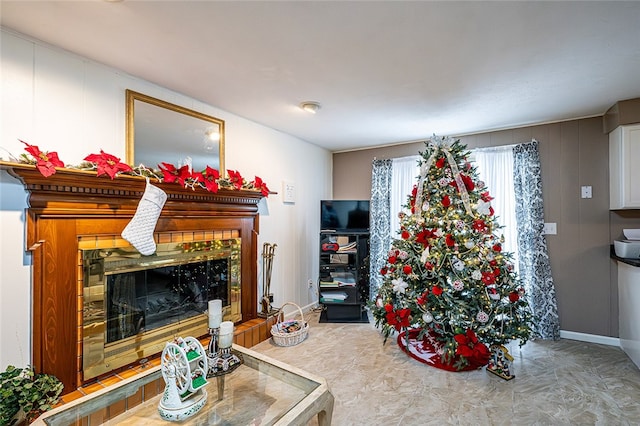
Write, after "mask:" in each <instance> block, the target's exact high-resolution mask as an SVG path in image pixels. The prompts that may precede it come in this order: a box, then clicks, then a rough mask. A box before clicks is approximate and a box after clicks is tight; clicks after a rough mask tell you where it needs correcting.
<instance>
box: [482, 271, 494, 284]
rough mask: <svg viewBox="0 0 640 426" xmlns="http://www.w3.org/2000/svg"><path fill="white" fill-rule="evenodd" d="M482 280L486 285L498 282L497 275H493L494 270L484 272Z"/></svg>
mask: <svg viewBox="0 0 640 426" xmlns="http://www.w3.org/2000/svg"><path fill="white" fill-rule="evenodd" d="M482 282H483V283H484V285H491V284H495V282H496V277H495V275H493V271H489V272H487V271H485V272H483V273H482Z"/></svg>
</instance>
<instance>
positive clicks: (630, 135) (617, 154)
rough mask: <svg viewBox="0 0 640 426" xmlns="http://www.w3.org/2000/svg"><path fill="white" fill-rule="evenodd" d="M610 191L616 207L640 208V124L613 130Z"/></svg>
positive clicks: (610, 138) (611, 203)
mask: <svg viewBox="0 0 640 426" xmlns="http://www.w3.org/2000/svg"><path fill="white" fill-rule="evenodd" d="M609 194H610V205H609V208H610V209H612V210H616V209H640V124H634V125H627V126H618V127H616V129H615V130H613V131H612V132H611V133H610V134H609Z"/></svg>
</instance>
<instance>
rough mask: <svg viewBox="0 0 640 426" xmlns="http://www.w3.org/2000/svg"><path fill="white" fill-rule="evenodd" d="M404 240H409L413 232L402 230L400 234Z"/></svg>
mask: <svg viewBox="0 0 640 426" xmlns="http://www.w3.org/2000/svg"><path fill="white" fill-rule="evenodd" d="M400 235H401V237H402V239H403V240H408V239H409V237H410V236H411V234H409V231H406V230H404V229H403V230H402V234H400Z"/></svg>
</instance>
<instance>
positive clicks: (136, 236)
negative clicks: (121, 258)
mask: <svg viewBox="0 0 640 426" xmlns="http://www.w3.org/2000/svg"><path fill="white" fill-rule="evenodd" d="M165 201H167V194H166V193H165V192H164V191H163V190H162V189H160V188H158V187H157V186H153V185H151V184H150V183H149V179H147V186H146V188H145V190H144V194H142V198H141V199H140V202H139V203H138V208H137V209H136V214H135V215H134V216H133V218H132V219H131V222H129V224H127V226H126V227H125V228H124V231H122V238H124V239H125V240H127V241H129V242H130V243H131V244H132V245H133V246H134V247H135V248H136V250H138V251H139V252H140V253H141V254H143V255H145V256H149V255H152V254H153V253H155V251H156V243H155V241H154V240H153V230H154V229H155V227H156V223H157V222H158V218H159V217H160V212H161V211H162V207H163V206H164V203H165Z"/></svg>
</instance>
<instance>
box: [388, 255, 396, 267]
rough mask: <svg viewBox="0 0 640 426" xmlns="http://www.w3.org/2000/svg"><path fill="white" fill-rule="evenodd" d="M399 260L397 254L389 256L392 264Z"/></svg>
mask: <svg viewBox="0 0 640 426" xmlns="http://www.w3.org/2000/svg"><path fill="white" fill-rule="evenodd" d="M397 261H398V258H397V257H395V256H389V263H391V264H392V265H395V263H396V262H397Z"/></svg>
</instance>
